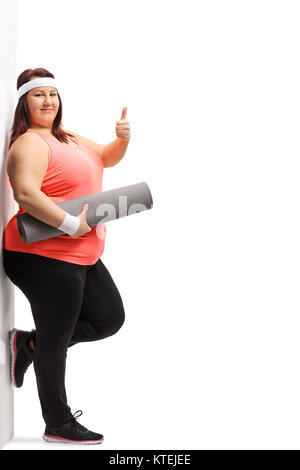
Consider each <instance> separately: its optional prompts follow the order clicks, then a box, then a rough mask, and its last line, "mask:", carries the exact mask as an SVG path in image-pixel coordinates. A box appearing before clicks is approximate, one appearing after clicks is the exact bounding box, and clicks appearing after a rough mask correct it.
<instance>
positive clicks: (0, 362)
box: [0, 0, 17, 448]
mask: <svg viewBox="0 0 300 470" xmlns="http://www.w3.org/2000/svg"><path fill="white" fill-rule="evenodd" d="M0 44H1V48H0V103H1V106H0V162H1V167H0V168H1V172H0V187H1V197H0V230H1V238H0V250H1V264H0V448H1V447H2V446H3V445H4V444H5V443H6V442H7V441H8V440H9V439H10V438H11V437H12V436H13V432H14V391H13V387H12V385H11V382H10V372H9V367H10V354H9V342H8V333H9V330H11V329H12V328H13V322H14V285H13V284H12V283H11V281H10V280H9V279H8V277H7V276H6V274H5V272H4V269H3V263H2V249H3V238H2V236H3V230H4V228H5V226H6V224H7V222H8V221H9V219H10V218H11V216H12V215H13V214H14V213H15V203H14V199H13V197H12V191H11V188H10V185H9V181H8V178H7V174H6V169H5V168H6V158H5V157H6V154H7V151H8V144H9V137H10V128H11V125H12V119H13V112H14V109H15V106H16V91H15V90H16V84H15V82H16V58H17V0H4V1H2V2H0Z"/></svg>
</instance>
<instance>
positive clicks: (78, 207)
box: [17, 183, 153, 243]
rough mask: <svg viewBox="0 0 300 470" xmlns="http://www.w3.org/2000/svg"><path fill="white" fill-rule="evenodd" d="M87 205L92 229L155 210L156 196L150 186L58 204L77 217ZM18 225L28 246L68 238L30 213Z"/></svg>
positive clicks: (139, 184)
mask: <svg viewBox="0 0 300 470" xmlns="http://www.w3.org/2000/svg"><path fill="white" fill-rule="evenodd" d="M86 203H87V204H88V205H89V207H88V211H87V214H86V221H87V224H88V225H89V226H90V227H93V226H94V225H97V224H99V223H105V222H109V221H110V220H115V219H119V218H121V217H125V216H128V215H132V214H136V213H137V212H142V211H144V210H148V209H151V208H152V206H153V200H152V195H151V192H150V189H149V187H148V185H147V183H137V184H132V185H130V186H124V187H122V188H116V189H111V190H109V191H103V192H102V193H95V194H89V195H87V196H81V197H78V198H75V199H69V200H68V201H62V202H58V203H56V204H57V205H58V206H60V207H62V208H63V209H64V210H65V211H66V212H69V213H70V214H71V215H75V216H76V215H79V214H80V213H81V212H82V209H83V206H84V204H86ZM17 225H18V229H19V233H20V235H21V238H22V240H23V241H24V242H25V243H32V242H37V241H40V240H45V239H47V238H53V237H57V236H59V235H64V234H65V232H63V231H62V230H59V229H58V228H55V227H52V226H51V225H48V224H46V223H45V222H42V221H41V220H39V219H36V218H35V217H33V216H32V215H30V214H28V213H27V212H26V213H24V214H19V215H17Z"/></svg>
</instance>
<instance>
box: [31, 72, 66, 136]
mask: <svg viewBox="0 0 300 470" xmlns="http://www.w3.org/2000/svg"><path fill="white" fill-rule="evenodd" d="M34 78H38V77H32V80H33V79H34ZM26 99H27V107H28V112H29V120H30V121H31V124H35V125H38V126H41V127H47V128H50V129H51V128H52V124H53V121H54V119H55V116H56V114H57V112H58V108H59V100H58V94H57V90H56V88H54V87H51V86H41V87H39V88H34V89H33V90H30V91H29V92H28V93H27V96H26ZM45 108H49V109H50V111H44V109H45Z"/></svg>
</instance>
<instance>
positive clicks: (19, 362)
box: [9, 328, 35, 388]
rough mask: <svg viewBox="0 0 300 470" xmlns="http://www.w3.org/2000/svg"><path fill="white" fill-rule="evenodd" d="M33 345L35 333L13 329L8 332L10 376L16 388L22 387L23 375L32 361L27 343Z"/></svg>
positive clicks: (31, 353) (31, 354) (32, 352)
mask: <svg viewBox="0 0 300 470" xmlns="http://www.w3.org/2000/svg"><path fill="white" fill-rule="evenodd" d="M31 339H32V340H33V341H34V343H35V331H34V330H31V332H30V331H23V330H17V329H16V328H14V329H13V330H11V331H10V332H9V347H10V375H11V381H12V383H13V385H14V387H16V388H20V387H22V385H23V381H24V375H25V372H26V370H27V369H28V367H29V366H30V364H31V363H32V361H33V356H34V351H32V349H31V347H30V346H29V341H30V340H31Z"/></svg>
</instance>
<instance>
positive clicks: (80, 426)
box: [71, 410, 88, 432]
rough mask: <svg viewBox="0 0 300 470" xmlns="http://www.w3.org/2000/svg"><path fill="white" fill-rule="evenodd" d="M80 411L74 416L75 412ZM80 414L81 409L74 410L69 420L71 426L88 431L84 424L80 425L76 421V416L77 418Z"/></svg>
mask: <svg viewBox="0 0 300 470" xmlns="http://www.w3.org/2000/svg"><path fill="white" fill-rule="evenodd" d="M78 412H79V413H80V414H79V415H77V416H76V413H78ZM81 415H82V410H77V411H75V413H74V414H73V416H72V418H71V420H72V426H73V427H74V428H75V429H79V431H84V432H86V431H88V429H87V428H85V427H84V426H82V424H80V423H78V421H76V420H77V418H79V416H81Z"/></svg>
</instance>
